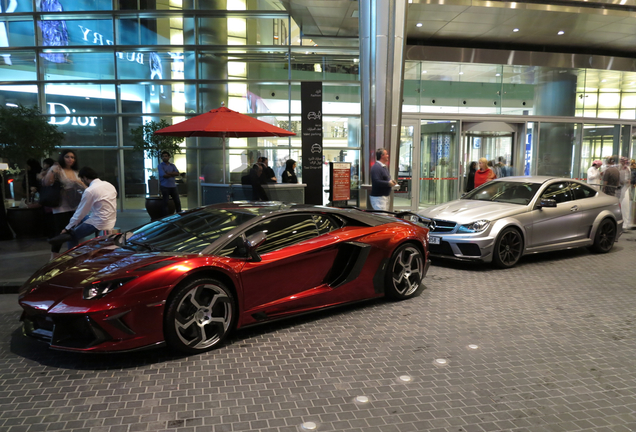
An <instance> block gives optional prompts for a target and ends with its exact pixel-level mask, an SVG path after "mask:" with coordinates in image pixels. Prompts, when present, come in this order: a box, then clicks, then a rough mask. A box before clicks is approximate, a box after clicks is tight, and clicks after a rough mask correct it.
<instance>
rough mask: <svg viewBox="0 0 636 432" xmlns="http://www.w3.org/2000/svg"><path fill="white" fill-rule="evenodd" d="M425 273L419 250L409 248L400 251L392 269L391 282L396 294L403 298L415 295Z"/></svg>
mask: <svg viewBox="0 0 636 432" xmlns="http://www.w3.org/2000/svg"><path fill="white" fill-rule="evenodd" d="M423 271H424V262H423V259H422V254H421V253H420V251H419V250H417V248H415V247H413V246H407V247H405V248H403V249H402V250H401V251H399V253H398V255H397V256H396V257H395V259H394V261H393V268H392V269H391V281H392V283H393V287H394V288H395V291H396V293H397V294H399V295H401V296H409V295H411V294H413V293H414V292H415V291H416V290H417V289H418V288H419V286H420V283H421V282H422V272H423Z"/></svg>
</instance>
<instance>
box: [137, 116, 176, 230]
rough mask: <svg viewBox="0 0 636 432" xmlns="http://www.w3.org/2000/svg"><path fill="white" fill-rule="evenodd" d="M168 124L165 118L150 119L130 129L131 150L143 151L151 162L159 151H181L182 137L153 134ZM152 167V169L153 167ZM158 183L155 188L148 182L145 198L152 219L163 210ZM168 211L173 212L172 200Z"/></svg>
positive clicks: (159, 155) (158, 215)
mask: <svg viewBox="0 0 636 432" xmlns="http://www.w3.org/2000/svg"><path fill="white" fill-rule="evenodd" d="M168 126H170V123H168V122H167V121H166V120H165V119H161V120H160V121H158V122H156V121H154V120H151V121H148V122H146V123H144V124H143V125H141V126H138V127H136V128H133V129H131V130H130V134H131V137H132V141H133V150H135V151H141V152H144V154H145V157H146V159H152V160H153V162H154V161H157V160H158V159H159V158H160V157H161V152H163V151H167V152H168V153H170V154H171V155H174V154H177V153H181V150H182V148H181V146H180V144H181V143H182V142H183V137H174V136H162V135H155V132H156V131H158V130H159V129H163V128H165V127H168ZM152 169H153V170H154V169H155V168H152ZM151 178H152V177H151ZM158 183H159V180H157V181H156V183H155V184H156V185H157V187H156V188H154V187H152V186H151V184H152V183H149V184H148V189H149V191H150V195H151V196H149V197H147V198H146V211H147V212H148V214H149V215H150V218H151V219H153V220H155V219H158V218H159V217H161V215H162V211H163V201H162V198H161V197H160V196H159V187H158ZM153 192H154V194H153ZM152 195H155V196H152ZM169 211H170V213H174V204H173V203H172V201H170V206H169Z"/></svg>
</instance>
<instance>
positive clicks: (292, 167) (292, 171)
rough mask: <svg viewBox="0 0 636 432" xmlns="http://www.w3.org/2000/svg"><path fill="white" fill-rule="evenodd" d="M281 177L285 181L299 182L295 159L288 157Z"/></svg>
mask: <svg viewBox="0 0 636 432" xmlns="http://www.w3.org/2000/svg"><path fill="white" fill-rule="evenodd" d="M281 177H282V179H283V183H298V178H297V177H296V161H295V160H293V159H287V162H285V171H283V175H282V176H281Z"/></svg>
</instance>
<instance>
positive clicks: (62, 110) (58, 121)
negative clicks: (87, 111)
mask: <svg viewBox="0 0 636 432" xmlns="http://www.w3.org/2000/svg"><path fill="white" fill-rule="evenodd" d="M47 105H48V106H49V114H69V115H67V116H66V117H51V121H50V122H49V124H53V125H70V126H92V127H95V126H96V124H95V119H96V118H98V117H95V116H90V117H86V116H72V115H70V114H72V113H75V110H74V109H70V108H69V107H67V106H66V105H64V104H63V103H59V102H47ZM56 107H57V109H56Z"/></svg>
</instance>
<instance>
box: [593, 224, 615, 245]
mask: <svg viewBox="0 0 636 432" xmlns="http://www.w3.org/2000/svg"><path fill="white" fill-rule="evenodd" d="M615 241H616V225H615V224H614V221H613V220H611V219H603V220H602V221H601V224H600V225H599V226H598V229H597V230H596V236H594V244H592V250H593V251H594V252H596V253H607V252H609V251H610V250H611V249H612V247H613V246H614V242H615Z"/></svg>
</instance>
